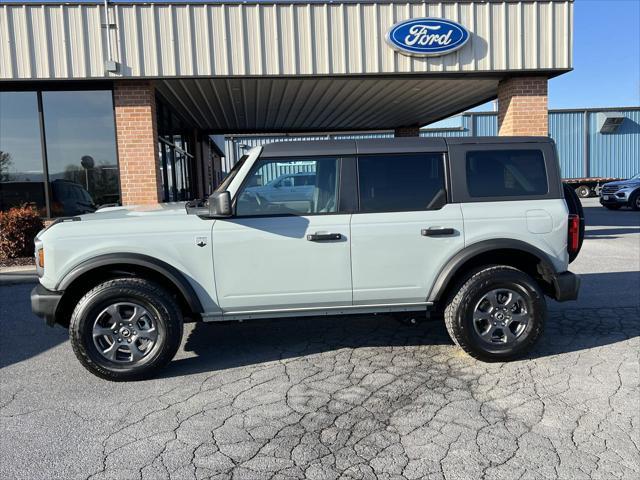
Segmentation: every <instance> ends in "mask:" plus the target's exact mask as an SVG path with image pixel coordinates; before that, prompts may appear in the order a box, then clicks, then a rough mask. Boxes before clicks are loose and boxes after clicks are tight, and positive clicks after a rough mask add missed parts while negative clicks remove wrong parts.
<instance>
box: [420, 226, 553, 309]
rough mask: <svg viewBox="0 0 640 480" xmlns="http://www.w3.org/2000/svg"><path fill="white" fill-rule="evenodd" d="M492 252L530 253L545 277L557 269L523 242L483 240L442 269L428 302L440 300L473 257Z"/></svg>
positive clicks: (538, 250)
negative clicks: (450, 283) (539, 265)
mask: <svg viewBox="0 0 640 480" xmlns="http://www.w3.org/2000/svg"><path fill="white" fill-rule="evenodd" d="M492 250H520V251H522V252H526V253H529V254H531V255H533V256H535V257H536V258H538V260H539V261H540V264H541V267H542V272H541V273H542V274H543V275H554V274H556V273H557V272H556V269H555V267H554V266H553V262H552V261H551V259H550V258H549V256H548V255H547V254H546V253H545V252H544V251H542V250H540V249H539V248H537V247H534V246H533V245H529V244H528V243H525V242H523V241H521V240H516V239H511V238H499V239H492V240H483V241H480V242H477V243H473V244H471V245H469V246H468V247H465V248H463V249H462V250H460V251H459V252H458V253H456V254H455V255H454V256H453V257H452V258H451V259H449V261H448V262H447V263H446V264H445V265H444V267H442V269H440V272H439V273H438V276H437V277H436V281H435V282H434V284H433V287H432V288H431V291H430V292H429V296H428V298H427V300H428V301H429V302H436V301H438V300H440V298H441V297H442V294H443V293H444V291H445V290H446V288H447V286H448V285H449V282H450V281H451V279H452V278H453V277H454V275H455V274H456V273H457V272H458V270H459V269H460V267H462V265H464V264H465V263H466V262H467V261H469V260H471V259H472V258H473V257H475V256H477V255H480V254H483V253H487V252H491V251H492Z"/></svg>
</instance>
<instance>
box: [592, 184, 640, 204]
mask: <svg viewBox="0 0 640 480" xmlns="http://www.w3.org/2000/svg"><path fill="white" fill-rule="evenodd" d="M633 192H634V189H629V188H624V189H620V190H616V191H615V192H613V193H602V194H601V195H600V204H601V205H626V204H627V203H628V202H629V199H630V198H631V194H632V193H633Z"/></svg>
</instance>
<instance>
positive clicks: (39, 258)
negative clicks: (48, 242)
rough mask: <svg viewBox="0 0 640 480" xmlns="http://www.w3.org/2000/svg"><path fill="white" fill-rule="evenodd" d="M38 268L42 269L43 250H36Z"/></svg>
mask: <svg viewBox="0 0 640 480" xmlns="http://www.w3.org/2000/svg"><path fill="white" fill-rule="evenodd" d="M38 266H39V267H40V268H44V248H41V249H40V250H38Z"/></svg>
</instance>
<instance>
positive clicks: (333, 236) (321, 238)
mask: <svg viewBox="0 0 640 480" xmlns="http://www.w3.org/2000/svg"><path fill="white" fill-rule="evenodd" d="M307 240H309V241H310V242H328V241H331V240H342V234H340V233H310V234H308V235H307Z"/></svg>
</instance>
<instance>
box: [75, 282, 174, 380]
mask: <svg viewBox="0 0 640 480" xmlns="http://www.w3.org/2000/svg"><path fill="white" fill-rule="evenodd" d="M69 334H70V338H71V345H72V347H73V351H74V353H75V354H76V356H77V357H78V360H80V362H81V363H82V365H83V366H84V367H85V368H87V369H88V370H89V371H90V372H91V373H93V374H94V375H97V376H98V377H101V378H105V379H107V380H115V381H118V380H140V379H143V378H148V377H150V376H153V375H154V374H155V373H157V372H158V370H160V369H161V368H162V367H164V366H165V365H166V364H167V363H169V362H170V361H171V359H172V358H173V356H174V355H175V353H176V351H177V350H178V347H179V346H180V342H181V339H182V313H181V311H180V308H179V307H178V305H177V304H176V302H175V301H174V300H173V298H172V297H171V295H170V294H169V293H168V292H166V291H165V290H164V289H163V288H162V287H160V286H159V285H157V284H155V283H153V282H150V281H148V280H145V279H136V278H117V279H113V280H108V281H106V282H104V283H101V284H99V285H98V286H96V287H95V288H93V289H91V290H90V291H89V292H87V293H86V294H85V295H84V296H83V297H82V298H81V299H80V301H79V302H78V304H77V306H76V308H75V309H74V311H73V315H72V317H71V323H70V325H69Z"/></svg>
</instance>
